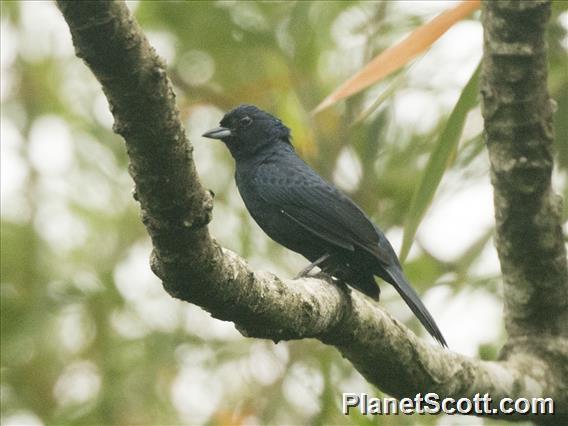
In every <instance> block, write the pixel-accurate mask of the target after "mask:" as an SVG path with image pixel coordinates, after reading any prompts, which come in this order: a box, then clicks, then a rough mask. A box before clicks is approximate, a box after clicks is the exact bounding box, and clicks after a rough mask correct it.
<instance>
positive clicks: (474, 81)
mask: <svg viewBox="0 0 568 426" xmlns="http://www.w3.org/2000/svg"><path fill="white" fill-rule="evenodd" d="M480 68H481V67H480V66H479V65H478V66H477V68H476V70H475V71H474V73H473V75H472V76H471V78H470V79H469V81H468V82H467V84H466V86H465V88H464V89H463V91H462V93H461V95H460V97H459V99H458V101H457V103H456V105H455V106H454V109H453V110H452V112H451V114H450V117H449V118H448V121H447V122H446V126H445V127H444V130H443V131H442V133H441V134H440V138H439V139H438V142H437V143H436V146H435V148H434V151H433V152H432V155H431V156H430V159H429V160H428V164H427V165H426V168H425V170H424V174H423V175H422V179H421V181H420V183H419V185H418V187H417V189H416V191H415V192H414V195H413V197H412V201H411V203H410V209H409V212H408V216H407V219H406V224H405V227H404V237H403V240H402V247H401V249H400V260H401V261H404V259H405V258H406V256H407V255H408V252H409V251H410V247H411V246H412V241H413V240H414V235H415V234H416V231H417V230H418V226H419V225H420V222H421V221H422V218H423V217H424V214H425V213H426V210H427V209H428V207H429V206H430V203H431V202H432V199H433V198H434V194H435V193H436V189H437V188H438V185H439V184H440V181H441V180H442V176H443V175H444V172H445V171H446V169H447V167H448V165H449V163H450V161H451V159H452V158H453V157H454V156H455V154H456V151H457V147H458V142H459V140H460V137H461V134H462V131H463V126H464V124H465V120H466V117H467V114H468V112H469V111H470V110H471V109H472V108H474V107H475V106H476V105H477V103H478V100H477V94H478V92H479V87H478V86H479V70H480Z"/></svg>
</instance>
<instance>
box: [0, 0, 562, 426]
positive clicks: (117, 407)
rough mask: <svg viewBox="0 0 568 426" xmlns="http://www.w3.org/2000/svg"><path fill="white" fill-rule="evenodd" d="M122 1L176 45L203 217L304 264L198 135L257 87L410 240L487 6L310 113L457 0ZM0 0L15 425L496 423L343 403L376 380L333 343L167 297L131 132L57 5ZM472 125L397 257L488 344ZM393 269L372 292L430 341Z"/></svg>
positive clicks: (4, 268)
mask: <svg viewBox="0 0 568 426" xmlns="http://www.w3.org/2000/svg"><path fill="white" fill-rule="evenodd" d="M128 5H129V7H130V9H131V10H132V11H133V12H134V13H135V15H136V18H137V19H138V21H139V22H140V24H141V26H142V28H143V29H144V31H145V33H146V35H147V37H148V38H149V40H150V42H151V43H152V45H153V46H154V47H155V48H156V50H157V51H158V53H159V54H160V55H161V56H162V57H163V58H164V59H165V60H166V62H167V64H168V69H169V76H170V78H171V80H172V81H173V83H174V86H175V90H176V94H177V99H178V105H179V108H180V110H181V114H182V117H183V121H184V123H185V125H186V129H187V132H188V136H189V138H190V140H191V143H192V144H193V146H194V148H195V161H196V163H197V168H198V170H199V174H200V176H201V179H202V183H203V184H204V186H205V187H207V188H210V189H212V190H213V191H214V192H215V193H216V198H215V209H214V218H213V222H212V223H211V226H210V231H211V233H212V234H213V235H214V237H215V238H217V239H218V240H219V241H220V242H221V244H222V245H224V246H225V247H227V248H230V249H232V250H234V251H236V252H237V253H239V254H240V255H242V256H243V257H245V258H246V259H247V260H248V261H249V262H250V264H251V265H252V266H253V267H254V268H257V269H266V270H269V271H271V272H274V273H277V274H279V275H281V276H283V277H292V276H294V275H295V273H296V272H297V271H299V270H300V269H301V268H302V267H303V266H305V265H306V260H304V259H303V258H301V257H300V256H298V255H295V254H293V253H291V252H289V251H287V250H285V249H283V248H281V247H279V246H277V245H276V244H275V243H273V242H272V241H270V240H269V239H268V238H267V237H266V236H265V235H264V234H263V233H262V231H261V230H260V229H259V228H258V227H257V226H256V224H255V223H253V221H252V220H251V218H250V217H249V215H248V213H247V212H246V210H245V208H244V205H243V203H242V201H241V199H240V197H239V195H238V192H237V189H236V187H235V185H234V182H233V162H232V159H231V158H230V155H229V153H228V151H227V150H226V149H225V148H224V147H223V146H222V144H221V143H218V142H215V141H211V140H207V139H204V138H201V137H200V135H201V134H202V133H203V132H204V131H205V130H207V129H209V128H211V127H214V126H216V125H217V124H218V122H219V120H220V118H221V117H222V115H223V113H224V112H225V111H227V110H228V109H230V108H232V107H234V106H236V105H238V104H240V103H253V104H256V105H258V106H259V107H261V108H263V109H265V110H268V111H270V112H272V113H273V114H275V115H277V116H279V117H280V118H281V119H282V120H283V121H284V122H285V123H286V124H287V125H288V126H289V127H290V128H291V129H292V134H293V137H294V144H295V146H296V148H297V150H298V151H299V153H300V154H301V156H302V157H303V158H305V159H306V161H307V162H308V163H310V164H311V165H312V166H313V167H314V168H315V169H316V170H318V171H319V172H320V173H321V174H322V175H324V176H325V177H326V178H328V179H330V180H332V181H333V182H335V183H336V184H337V185H338V186H339V187H341V188H342V189H343V190H344V191H345V192H347V193H348V194H350V196H351V197H352V198H353V199H355V200H356V201H357V202H358V203H359V204H360V205H361V206H362V207H363V208H364V210H366V212H367V213H368V214H369V215H370V216H371V217H372V219H373V220H374V221H375V223H376V224H378V225H379V226H380V227H381V228H382V229H383V230H384V231H385V232H386V234H387V236H388V238H389V239H390V241H391V242H392V243H393V246H394V247H395V249H396V250H397V251H398V250H399V248H400V245H401V241H402V235H403V227H404V224H405V220H406V214H407V212H408V209H409V206H410V203H411V199H412V196H413V193H414V191H415V190H416V188H417V185H418V183H419V181H420V178H421V176H422V173H423V170H424V167H425V164H426V163H427V161H428V158H429V156H430V153H431V152H432V150H433V147H434V144H435V143H436V141H437V139H438V138H439V134H440V132H441V130H442V129H443V128H444V125H445V123H446V121H447V119H448V115H449V113H450V111H451V110H452V108H453V107H454V105H455V103H456V101H457V99H458V97H459V96H460V94H461V92H462V90H463V88H464V86H465V84H466V82H467V81H468V80H469V78H470V77H471V75H472V73H473V72H474V70H475V68H476V67H477V64H478V63H479V60H480V58H481V53H482V28H481V25H480V23H479V12H477V13H476V14H474V15H472V16H471V17H470V19H466V20H463V21H462V22H460V23H458V24H457V25H455V26H454V27H453V28H452V29H451V30H450V31H449V32H448V33H447V34H445V35H444V36H443V37H442V38H441V39H440V40H439V41H438V42H437V43H436V44H435V45H434V46H433V48H432V49H431V50H430V51H428V53H427V54H426V55H423V56H421V57H420V58H419V59H417V60H416V61H414V63H413V64H412V65H410V66H409V67H406V68H405V69H404V70H402V71H401V72H398V73H397V74H395V75H394V76H392V77H390V78H388V79H387V80H385V81H383V82H381V83H379V84H377V85H375V86H373V87H372V88H370V89H368V90H366V91H365V92H363V93H362V94H360V95H357V96H355V97H353V98H350V99H349V100H348V101H346V102H342V103H340V104H338V105H336V106H334V107H332V108H330V109H328V110H326V111H324V112H323V113H321V114H319V115H317V116H315V117H313V116H311V115H310V111H311V110H312V109H313V108H314V107H315V106H316V105H317V104H318V103H319V102H320V101H321V100H322V99H323V98H325V96H327V95H328V94H329V93H330V92H331V91H332V90H333V89H334V88H335V87H337V86H338V85H339V84H340V83H341V82H343V81H344V80H345V79H347V78H349V77H350V76H351V75H352V74H354V73H355V72H356V71H357V70H358V69H360V68H361V67H362V66H363V65H364V64H365V63H367V62H368V61H369V60H370V59H371V58H373V57H374V56H375V55H376V54H377V53H379V52H380V51H382V50H383V49H385V48H386V47H388V46H391V45H392V44H393V43H395V42H397V41H398V40H400V39H401V38H402V37H404V36H405V35H406V34H407V33H408V32H410V31H412V30H413V29H414V28H416V27H418V26H419V25H421V24H422V23H423V22H426V21H428V20H429V19H431V18H432V17H434V16H435V15H436V14H438V13H440V12H441V11H443V10H445V9H447V8H449V7H452V6H453V5H455V3H454V2H447V1H420V2H395V1H376V2H371V1H361V2H357V1H352V2H325V1H317V2H303V1H302V2H300V1H297V2H276V3H275V2H270V3H256V2H243V1H239V2H236V1H230V2H184V3H182V2H150V1H147V2H129V3H128ZM567 10H568V3H566V2H554V4H553V16H552V19H551V21H550V27H549V40H548V42H549V49H550V50H549V53H550V67H551V68H550V78H549V81H550V84H549V88H550V92H551V95H552V97H553V98H554V99H555V101H556V103H557V107H558V111H557V115H556V117H557V120H556V123H555V126H556V152H557V156H556V160H557V163H556V166H557V167H556V170H555V174H554V184H555V188H556V191H557V192H560V193H562V194H564V195H566V190H567V167H568V144H567V143H566V141H567V140H568V120H565V119H564V120H560V119H558V117H568V73H567V72H566V59H567V51H568V36H567V31H568V11H567ZM1 12H2V18H1V67H2V68H1V69H2V76H1V77H2V78H1V99H2V116H1V148H2V151H1V160H2V163H1V172H2V175H1V195H2V198H1V207H2V222H1V232H2V234H1V256H2V257H1V261H2V263H1V303H2V305H1V333H2V336H1V337H2V341H1V343H2V345H1V348H2V351H1V358H2V360H1V388H0V390H1V410H2V424H3V425H6V426H8V425H23V424H27V425H42V424H105V425H113V424H164V425H165V424H210V425H224V424H235V425H238V424H282V425H284V424H289V425H292V424H316V425H317V424H355V425H367V424H379V422H380V424H382V425H389V424H393V425H398V424H439V425H452V424H455V425H458V424H459V425H462V424H481V423H483V422H484V420H482V419H477V418H465V417H455V416H454V417H448V416H438V417H425V416H412V417H402V416H401V417H395V416H391V417H381V418H374V419H373V418H365V417H363V416H360V415H358V414H357V413H355V412H354V413H352V414H351V415H350V416H349V417H344V416H342V415H341V413H340V402H341V394H342V392H368V393H369V394H371V395H373V396H380V395H381V393H380V392H379V391H378V390H377V389H375V388H373V387H372V386H370V385H369V384H367V383H366V382H365V380H364V379H363V378H362V377H361V376H360V375H359V374H358V373H357V372H356V371H355V370H354V368H353V367H352V366H351V364H350V363H349V362H347V361H345V360H344V359H342V357H341V356H340V354H339V353H338V352H337V351H336V350H335V349H333V348H330V347H327V346H324V345H323V344H321V343H319V342H317V341H311V340H305V341H295V342H280V343H278V344H274V343H273V342H271V341H263V340H256V339H247V338H244V337H242V336H241V335H240V334H239V333H238V332H237V331H236V330H235V328H234V326H233V324H232V323H228V322H221V321H218V320H215V319H212V318H211V317H210V316H209V315H208V314H207V313H205V312H204V311H202V310H201V309H200V308H198V307H196V306H192V305H190V304H188V303H183V302H181V301H178V300H174V299H172V298H170V297H169V296H168V295H167V294H166V293H165V292H164V291H163V289H162V287H161V284H160V281H159V280H158V279H157V278H156V277H155V276H154V275H153V274H152V273H151V271H150V269H149V261H148V258H149V255H150V250H151V247H150V243H149V238H148V236H147V235H146V233H145V230H144V228H143V226H142V224H141V222H140V219H139V211H138V205H137V203H136V202H135V201H134V200H133V198H132V196H131V192H132V187H133V183H132V181H131V179H130V177H129V175H128V173H127V157H126V154H125V149H124V144H123V142H122V140H121V139H120V138H119V137H118V136H116V135H115V134H113V132H112V129H111V127H112V117H111V115H110V113H109V110H108V105H107V102H106V99H105V97H104V95H103V93H102V91H101V88H100V85H99V84H98V82H97V81H96V80H95V78H94V77H93V76H92V74H91V73H90V71H89V70H88V69H87V68H86V66H85V65H84V64H83V63H82V62H81V61H80V60H79V59H77V58H76V57H75V56H74V52H73V47H72V44H71V37H70V34H69V30H68V28H67V26H66V24H65V22H64V20H63V19H62V17H61V15H60V14H59V12H58V10H57V8H56V6H55V5H54V4H53V3H51V2H2V3H1ZM481 131H482V119H481V115H480V111H479V107H476V108H474V109H472V110H471V111H470V113H469V114H468V116H467V120H466V123H465V127H464V130H463V134H462V136H461V140H460V145H459V148H458V150H457V153H456V155H455V156H453V157H452V158H451V162H450V163H449V165H448V169H447V171H446V172H445V174H444V177H443V179H442V181H441V183H440V185H439V187H438V188H437V192H436V196H435V198H434V201H433V203H432V205H431V206H430V208H429V209H428V211H427V214H426V216H425V218H424V220H423V221H422V223H421V224H420V227H419V229H418V233H417V235H416V238H415V242H414V245H413V247H412V250H411V252H410V255H409V256H408V258H407V260H406V262H405V265H404V266H405V270H406V272H407V275H408V277H409V279H410V281H411V282H412V283H413V284H414V286H415V288H416V289H417V290H418V292H419V293H420V294H421V295H422V298H423V300H424V302H425V304H426V305H427V306H428V308H429V309H430V311H431V312H432V314H433V316H434V317H435V318H436V320H437V322H438V324H439V326H440V328H441V330H442V331H443V333H444V335H445V336H446V338H447V340H448V343H449V346H450V348H451V349H452V350H454V351H457V352H459V353H462V354H466V355H471V356H476V357H481V358H483V359H495V358H496V357H497V356H498V351H499V348H500V347H501V345H502V343H503V342H504V339H505V334H504V330H503V322H502V318H501V315H502V301H501V296H500V279H499V265H498V260H497V256H496V252H495V249H494V245H493V238H492V237H493V234H492V233H493V203H492V190H491V185H490V182H489V165H488V158H487V154H486V152H485V150H484V147H483V141H482V136H481ZM567 216H568V215H567V212H566V210H565V211H564V218H566V217H567ZM566 229H567V227H566V226H565V230H566ZM381 287H382V299H381V306H382V307H383V308H384V309H385V310H387V311H388V312H390V313H391V314H392V315H394V316H395V317H396V318H398V319H399V320H401V321H404V322H405V323H406V324H407V325H408V326H409V327H411V328H412V329H413V330H414V331H415V332H416V333H418V334H419V335H420V336H422V338H424V339H429V340H430V338H429V337H428V336H427V335H426V334H425V332H424V330H423V329H422V328H421V327H420V326H419V324H418V323H417V321H416V320H415V319H413V316H412V314H411V312H410V311H409V310H408V308H406V306H405V304H404V303H403V301H402V300H401V299H400V297H398V295H397V294H396V293H395V292H394V290H393V289H392V288H391V287H390V286H388V285H385V284H382V286H381ZM377 344H380V342H377Z"/></svg>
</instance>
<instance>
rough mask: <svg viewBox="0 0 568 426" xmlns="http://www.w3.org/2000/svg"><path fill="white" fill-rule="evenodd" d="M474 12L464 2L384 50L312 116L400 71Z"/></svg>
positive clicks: (474, 1) (470, 2)
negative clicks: (453, 26)
mask: <svg viewBox="0 0 568 426" xmlns="http://www.w3.org/2000/svg"><path fill="white" fill-rule="evenodd" d="M478 8H479V0H464V1H462V2H461V3H460V4H458V5H457V6H456V7H454V8H452V9H450V10H447V11H445V12H442V13H441V14H440V15H438V16H436V17H435V18H434V19H432V20H431V21H430V22H427V23H426V24H424V25H422V26H420V27H419V28H417V29H416V30H414V31H413V32H412V33H410V35H408V37H406V38H405V39H404V40H402V41H401V42H399V43H397V44H395V45H394V46H391V47H389V48H387V49H385V50H384V51H383V52H381V53H380V54H379V55H378V56H376V57H375V59H373V60H372V61H371V62H369V63H368V64H367V65H366V66H365V67H364V68H363V69H362V70H361V71H359V72H358V73H356V74H355V75H354V76H353V77H351V78H350V79H349V80H347V81H346V82H345V83H343V84H342V85H341V86H339V87H338V88H337V89H336V90H335V91H334V92H333V93H331V95H329V96H328V97H327V98H325V99H324V100H323V101H322V102H321V103H320V104H319V105H318V106H317V107H316V108H315V109H314V111H313V114H317V113H318V112H320V111H322V110H324V109H325V108H327V107H329V106H331V105H333V104H334V103H336V102H337V101H339V100H341V99H344V98H347V97H349V96H351V95H353V94H355V93H357V92H359V91H361V90H363V89H365V88H366V87H369V86H370V85H371V84H373V83H376V82H378V81H380V80H382V79H383V78H385V77H386V76H388V75H390V74H391V73H393V72H394V71H396V70H398V69H399V68H401V67H403V66H404V65H406V64H407V63H408V62H409V61H410V60H412V59H413V58H414V57H416V56H417V55H418V54H419V53H421V52H423V51H425V50H426V49H427V48H429V47H430V46H431V45H432V44H433V43H434V42H435V41H436V40H438V39H439V38H440V37H441V36H442V35H443V34H444V33H445V32H446V31H447V30H448V29H450V28H451V27H452V25H454V24H455V23H456V22H458V21H460V20H461V19H463V18H465V17H466V16H468V15H469V14H471V13H472V12H473V11H475V10H477V9H478Z"/></svg>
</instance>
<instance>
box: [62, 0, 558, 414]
mask: <svg viewBox="0 0 568 426" xmlns="http://www.w3.org/2000/svg"><path fill="white" fill-rule="evenodd" d="M58 5H59V8H60V9H61V11H62V13H63V16H64V17H65V20H66V21H67V23H68V25H69V28H70V29H71V34H72V37H73V42H74V45H75V49H76V52H77V55H78V56H79V57H81V58H83V60H84V61H85V62H86V64H87V66H88V67H89V68H90V69H91V70H92V72H93V73H94V75H95V76H96V77H97V79H98V80H99V81H100V82H101V84H102V87H103V90H104V92H105V94H106V96H107V98H108V100H109V104H110V107H111V111H112V113H113V115H114V119H115V125H114V129H115V131H116V132H117V133H119V134H120V135H121V136H122V137H123V138H124V140H125V142H126V148H127V151H128V155H129V158H130V167H129V170H130V174H131V175H132V178H133V179H134V182H135V185H136V191H135V198H136V199H137V200H138V201H139V203H140V206H141V210H142V219H143V222H144V224H145V226H146V228H147V230H148V233H149V235H150V237H151V238H152V243H153V247H154V250H153V254H152V260H151V264H152V269H153V271H154V272H155V273H156V275H158V276H159V277H160V278H161V279H162V281H163V283H164V287H165V289H166V290H167V291H168V292H169V293H170V294H171V295H172V296H175V297H177V298H180V299H182V300H185V301H188V302H190V303H194V304H197V305H199V306H201V307H202V308H204V309H206V310H207V311H208V312H210V313H211V314H212V315H213V316H214V317H216V318H219V319H222V320H228V321H233V322H234V323H235V325H236V327H237V328H238V329H239V330H240V331H241V332H242V333H243V334H244V335H246V336H251V337H261V338H268V339H272V340H275V341H277V340H281V339H300V338H306V337H311V338H317V339H319V340H321V341H322V342H324V343H327V344H330V345H334V346H335V347H337V348H338V349H339V350H340V351H341V353H342V354H343V355H344V356H345V357H346V358H347V359H349V360H350V361H351V362H352V363H353V365H354V366H355V367H356V368H357V369H358V370H359V371H360V372H361V373H362V374H363V375H364V376H365V377H366V378H367V379H368V380H369V381H370V382H371V383H373V384H375V385H377V386H378V387H379V388H381V389H382V390H384V391H385V392H387V393H389V394H391V395H394V396H397V397H402V396H411V397H414V395H415V394H416V393H418V392H422V393H427V392H437V393H438V394H439V395H440V396H442V397H443V396H453V397H456V398H459V397H463V396H467V397H471V396H473V395H474V394H475V393H481V394H484V393H489V394H490V395H491V396H492V397H493V398H494V399H497V398H503V397H511V398H516V397H533V396H534V397H552V398H554V399H555V402H556V406H555V408H556V410H560V411H563V412H564V413H566V412H567V411H568V410H567V406H568V404H567V401H566V399H567V397H566V395H567V393H564V394H562V393H561V392H562V390H563V389H562V388H559V387H558V386H557V385H556V383H557V379H558V378H557V377H556V376H555V375H556V374H557V373H558V371H557V370H556V369H554V368H551V366H550V359H548V358H541V357H540V356H539V354H534V353H530V352H527V351H522V352H514V353H512V354H511V355H510V356H509V357H508V359H507V360H506V361H503V362H482V361H478V360H474V359H470V358H467V357H463V356H461V355H458V354H454V353H451V352H449V351H447V350H443V349H441V348H439V347H437V346H431V345H428V344H425V343H424V342H422V341H420V340H418V339H417V337H416V336H415V335H414V334H413V333H412V332H410V331H409V330H408V329H407V328H406V327H404V325H402V324H400V323H399V322H397V321H396V320H394V319H393V318H391V317H390V316H389V315H388V314H386V313H385V312H383V311H382V310H381V309H380V308H379V307H378V306H377V305H376V304H374V303H372V302H371V301H370V300H368V299H367V298H365V297H364V296H362V295H360V294H359V293H358V292H355V291H354V292H352V293H349V292H348V291H346V289H344V288H340V287H338V286H336V285H335V284H334V283H333V282H327V281H324V280H321V279H314V278H311V279H301V280H294V281H291V280H281V279H279V278H278V277H276V276H274V275H272V274H269V273H265V272H254V271H252V270H251V269H250V268H249V267H248V265H247V264H246V262H245V261H244V260H243V259H242V258H240V257H239V256H237V255H236V254H234V253H232V252H230V251H228V250H224V249H222V248H221V247H220V246H219V245H218V244H217V243H216V242H215V240H214V239H212V238H211V236H210V235H209V233H208V230H207V224H208V222H209V221H210V218H211V212H212V197H211V196H210V195H209V193H208V191H206V190H204V188H203V187H202V186H201V184H200V182H199V179H198V176H197V173H196V170H195V166H194V164H193V160H192V148H191V145H190V143H189V141H188V140H187V138H186V136H185V131H184V129H183V127H182V125H181V122H180V120H179V113H178V111H177V109H176V106H175V102H174V101H175V97H174V94H173V91H172V88H171V85H170V83H169V80H168V78H167V76H166V71H165V65H164V64H163V62H162V61H161V60H160V59H159V58H158V56H157V55H156V53H155V51H154V50H153V49H152V47H151V46H150V45H149V44H148V42H147V40H146V38H145V37H144V35H143V34H142V32H141V30H140V28H139V27H138V25H137V23H136V22H135V21H134V19H133V18H132V17H131V16H130V14H129V12H128V9H127V7H126V6H125V5H124V3H121V2H114V1H113V2H87V1H82V2H68V1H62V0H60V1H58ZM546 344H547V345H548V346H547V347H548V349H549V351H548V352H547V353H562V347H561V345H560V344H559V343H558V342H557V341H547V343H546ZM554 351H556V352H554ZM529 367H530V368H529Z"/></svg>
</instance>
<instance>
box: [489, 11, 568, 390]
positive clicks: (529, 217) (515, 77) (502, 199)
mask: <svg viewBox="0 0 568 426" xmlns="http://www.w3.org/2000/svg"><path fill="white" fill-rule="evenodd" d="M550 7H551V4H550V1H548V0H538V1H531V2H518V1H499V2H490V1H488V2H485V4H484V14H483V26H484V28H485V33H484V34H485V35H484V57H483V72H482V80H481V84H480V86H481V93H482V95H483V117H484V119H485V140H486V144H487V148H488V150H489V158H490V161H491V180H492V183H493V186H494V189H495V192H494V200H495V218H496V228H497V238H496V246H497V251H498V254H499V259H500V262H501V269H502V272H503V281H504V294H505V298H504V300H505V325H506V329H507V332H508V336H509V341H508V343H507V346H506V351H514V352H521V351H522V352H526V353H530V352H538V356H539V357H542V358H546V357H549V358H551V360H554V361H553V365H555V366H556V368H557V373H558V377H559V378H563V379H561V380H559V382H560V383H559V384H560V385H561V388H562V389H563V392H564V395H568V341H567V338H568V265H567V261H566V248H565V245H564V240H563V235H562V216H561V212H562V198H561V197H560V196H558V195H556V194H555V193H554V192H553V189H552V186H551V176H552V168H553V152H552V142H553V124H552V115H553V104H552V101H551V100H550V98H549V95H548V90H547V75H548V68H547V65H548V64H547V60H546V59H547V58H546V41H545V33H546V32H545V29H546V23H547V21H548V19H549V17H550ZM549 343H550V344H552V345H553V346H554V345H558V344H561V345H560V346H559V347H558V348H559V349H560V352H558V353H556V354H554V353H553V351H549V348H548V345H549Z"/></svg>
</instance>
